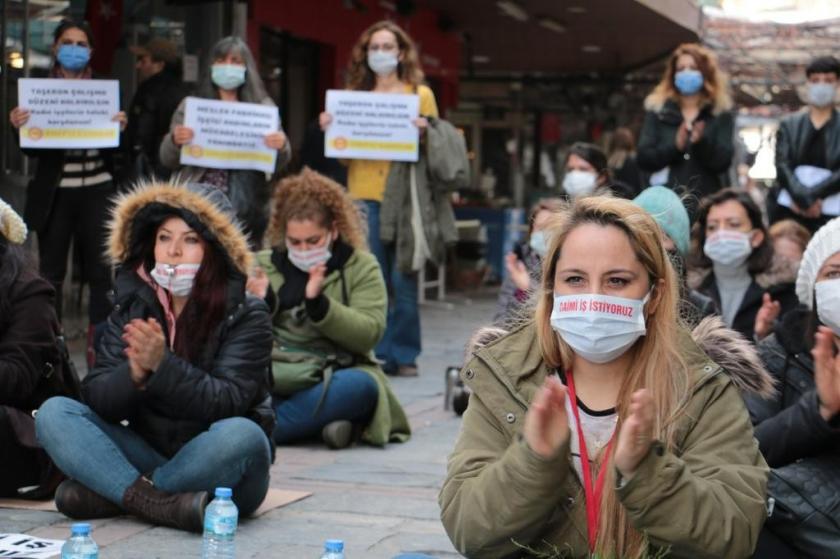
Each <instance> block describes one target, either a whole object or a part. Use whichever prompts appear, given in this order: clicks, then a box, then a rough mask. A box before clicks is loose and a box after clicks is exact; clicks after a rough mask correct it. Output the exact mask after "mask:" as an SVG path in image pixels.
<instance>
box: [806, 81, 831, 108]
mask: <svg viewBox="0 0 840 559" xmlns="http://www.w3.org/2000/svg"><path fill="white" fill-rule="evenodd" d="M836 94H837V87H836V86H835V85H834V84H833V83H808V102H809V103H810V104H812V105H813V106H815V107H828V106H829V105H833V104H834V97H835V95H836Z"/></svg>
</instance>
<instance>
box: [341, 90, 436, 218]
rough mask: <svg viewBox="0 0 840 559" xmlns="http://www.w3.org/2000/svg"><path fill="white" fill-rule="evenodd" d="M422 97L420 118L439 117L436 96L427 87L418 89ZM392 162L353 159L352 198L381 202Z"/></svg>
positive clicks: (349, 173) (349, 174)
mask: <svg viewBox="0 0 840 559" xmlns="http://www.w3.org/2000/svg"><path fill="white" fill-rule="evenodd" d="M411 92H412V87H411V86H406V93H411ZM417 94H418V95H419V96H420V116H433V117H437V116H438V108H437V102H436V101H435V94H434V93H432V90H431V89H429V88H428V87H426V86H425V85H420V86H418V87H417ZM390 168H391V162H390V161H378V160H370V159H351V160H350V166H349V167H348V169H347V189H348V190H349V191H350V196H352V197H353V198H356V199H357V200H374V201H376V202H381V201H382V197H383V196H384V195H385V181H386V180H387V179H388V171H389V170H390Z"/></svg>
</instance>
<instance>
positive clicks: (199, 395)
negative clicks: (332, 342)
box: [82, 268, 275, 457]
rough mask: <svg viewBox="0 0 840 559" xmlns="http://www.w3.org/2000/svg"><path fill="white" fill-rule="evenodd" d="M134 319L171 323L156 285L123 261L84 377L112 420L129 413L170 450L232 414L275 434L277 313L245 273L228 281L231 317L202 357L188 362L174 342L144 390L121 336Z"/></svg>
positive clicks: (149, 437) (90, 395)
mask: <svg viewBox="0 0 840 559" xmlns="http://www.w3.org/2000/svg"><path fill="white" fill-rule="evenodd" d="M135 318H139V319H147V318H155V319H156V320H157V321H158V322H159V323H160V324H161V325H163V327H164V329H166V320H165V318H164V315H163V310H162V309H161V306H160V303H159V302H158V299H157V297H156V295H155V292H154V290H153V289H152V288H151V286H150V285H149V284H147V283H146V282H145V281H144V280H143V279H141V278H140V276H139V275H138V274H137V273H136V272H135V271H134V270H127V269H123V268H119V269H118V271H117V275H116V281H115V305H114V311H113V312H112V313H111V316H110V317H109V319H108V326H107V330H106V332H105V334H104V336H103V340H102V347H101V349H100V351H99V353H98V354H97V359H96V366H95V368H94V370H93V371H92V372H91V373H90V374H89V375H88V376H87V377H86V378H85V379H84V381H83V383H82V395H83V399H84V401H85V403H87V404H88V405H89V406H90V407H91V408H92V409H93V410H94V411H96V413H98V414H99V415H100V416H101V417H102V418H103V419H105V420H107V421H111V422H119V421H122V420H128V422H129V426H130V427H131V428H132V429H133V430H134V431H136V432H137V433H138V434H139V435H140V436H142V437H143V439H145V440H146V441H147V442H148V443H149V444H150V445H152V447H154V448H155V449H156V450H157V451H158V452H160V453H161V454H162V455H164V456H166V457H171V456H173V455H174V454H175V453H176V452H177V451H178V450H179V449H180V448H181V447H182V446H184V445H185V444H186V443H187V442H189V441H190V440H191V439H193V438H194V437H195V436H197V435H198V434H200V433H202V432H203V431H206V430H207V429H208V428H209V427H210V425H211V424H212V423H213V422H215V421H219V420H221V419H225V418H228V417H238V416H243V417H248V418H251V419H253V420H254V421H255V422H256V423H258V424H259V425H260V426H261V427H262V428H263V430H264V431H265V433H266V436H267V437H268V439H269V441H271V440H272V438H271V433H272V431H273V430H274V425H275V416H274V411H273V409H272V407H271V397H270V395H269V391H268V386H269V384H268V383H269V371H270V368H269V366H270V362H271V343H272V339H271V320H270V317H269V313H268V307H267V306H266V304H265V303H264V302H263V301H262V300H260V299H257V298H254V297H250V296H246V295H245V290H244V278H242V276H241V275H236V276H235V277H234V278H232V279H231V280H230V282H229V284H228V305H227V311H226V315H225V319H224V320H223V321H222V323H221V324H220V325H219V327H218V330H217V332H216V333H215V335H213V336H212V337H211V342H210V343H208V345H207V347H206V348H205V350H204V352H203V355H202V357H201V359H200V362H199V363H189V362H187V361H186V360H184V359H182V358H181V357H178V356H176V355H174V354H173V353H172V352H170V351H169V350H168V349H167V350H166V355H165V357H164V359H163V362H162V363H161V365H160V367H158V369H157V370H156V371H155V372H153V373H152V374H151V376H150V377H149V380H148V381H147V382H146V384H145V385H144V387H143V389H140V388H138V387H136V386H135V385H134V383H133V382H132V380H131V376H130V373H129V365H128V359H127V358H126V357H125V354H124V350H125V347H126V343H125V342H124V341H123V340H122V335H123V328H124V326H125V325H126V324H127V323H128V322H130V321H131V320H132V319H135ZM167 339H168V337H167ZM272 447H273V444H272Z"/></svg>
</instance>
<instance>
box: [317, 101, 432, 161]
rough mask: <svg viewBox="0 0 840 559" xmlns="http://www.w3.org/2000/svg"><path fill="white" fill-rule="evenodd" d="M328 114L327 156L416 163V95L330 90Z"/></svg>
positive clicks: (417, 140)
mask: <svg viewBox="0 0 840 559" xmlns="http://www.w3.org/2000/svg"><path fill="white" fill-rule="evenodd" d="M327 112H328V113H329V114H331V115H332V119H333V120H332V123H330V126H329V127H328V128H327V131H326V134H325V137H324V155H326V156H327V157H338V158H342V159H385V160H390V161H417V147H418V144H419V139H420V134H419V132H418V130H417V127H416V126H415V125H414V122H413V121H414V119H416V118H417V116H418V115H419V112H420V97H419V96H417V95H409V94H390V93H388V94H386V93H370V92H367V91H343V90H336V89H331V90H329V91H327Z"/></svg>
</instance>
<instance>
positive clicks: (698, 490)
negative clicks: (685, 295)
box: [439, 197, 767, 559]
mask: <svg viewBox="0 0 840 559" xmlns="http://www.w3.org/2000/svg"><path fill="white" fill-rule="evenodd" d="M546 232H547V233H548V235H549V238H550V239H551V241H550V244H549V250H548V253H547V254H546V257H545V259H544V264H543V276H542V277H543V279H542V284H541V290H540V293H539V300H538V303H537V307H536V313H535V318H534V320H533V321H531V322H529V323H526V324H524V325H522V326H520V327H519V328H517V329H515V330H513V331H511V332H510V333H508V334H506V335H504V336H503V337H501V338H499V339H497V340H496V341H495V342H490V343H488V344H486V345H485V346H484V347H483V348H481V349H478V350H477V351H475V352H474V354H473V357H472V359H471V360H470V361H469V362H468V363H467V365H466V367H465V368H464V370H463V372H462V376H463V378H464V381H465V383H466V384H467V385H468V386H469V388H470V389H471V390H472V395H471V397H470V403H469V407H468V409H467V411H466V413H465V414H464V419H463V425H462V428H461V434H460V436H459V439H458V442H457V443H456V447H455V450H454V452H453V454H452V455H451V457H450V459H449V465H448V472H447V478H446V481H445V482H444V486H443V489H442V491H441V494H440V499H439V500H440V505H441V516H442V520H443V524H444V527H445V528H446V530H447V532H448V534H449V536H450V538H451V539H452V541H453V543H454V544H455V547H456V548H457V549H458V550H459V551H460V552H461V553H463V554H465V555H466V556H467V557H480V558H482V559H492V558H496V557H511V556H515V554H516V553H522V554H523V555H524V554H525V551H526V550H531V551H532V552H534V554H545V556H554V555H557V556H561V554H562V556H563V557H574V558H578V557H589V556H590V554H594V555H595V556H597V557H621V558H631V557H632V558H637V557H649V556H656V554H657V553H660V552H662V551H664V552H665V553H666V554H667V556H668V557H747V556H749V555H750V553H751V552H752V550H753V547H754V546H755V542H756V538H757V537H758V532H759V530H760V528H761V525H762V523H763V522H764V518H765V516H766V509H765V503H764V495H765V487H766V483H767V465H766V464H765V463H764V460H763V459H762V457H761V454H760V453H759V451H758V447H757V444H756V443H755V441H754V440H753V437H752V426H751V425H750V421H749V416H748V414H747V411H746V408H745V407H744V404H743V402H742V400H741V395H740V394H739V391H738V389H737V388H736V385H735V379H734V378H733V377H730V376H729V375H727V374H725V373H724V371H723V370H722V369H721V367H719V366H718V365H716V364H715V363H714V362H713V361H712V360H711V359H710V358H709V357H707V355H706V354H705V353H704V350H702V349H701V348H700V347H699V346H698V345H697V343H695V342H694V341H693V340H692V339H691V337H690V335H689V333H688V332H687V331H686V330H684V329H683V328H682V327H681V325H680V322H679V321H678V316H677V313H678V305H679V286H678V280H677V278H676V275H675V272H674V269H673V267H672V266H671V263H670V261H669V259H668V256H667V254H666V253H665V250H664V248H663V246H662V235H661V233H660V230H659V226H658V225H657V224H656V222H655V221H654V220H653V219H652V218H651V217H650V216H649V215H648V214H647V213H646V212H644V211H643V210H641V209H640V208H639V207H637V206H636V205H634V204H633V203H631V202H629V201H625V200H620V199H615V198H607V197H588V198H582V199H580V200H577V201H576V202H575V203H574V204H573V205H571V206H570V207H569V208H567V209H565V210H564V211H562V212H560V213H559V214H558V215H556V216H555V217H553V218H552V221H551V222H550V223H549V224H548V226H547V227H546ZM553 554H554V555H553Z"/></svg>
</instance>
